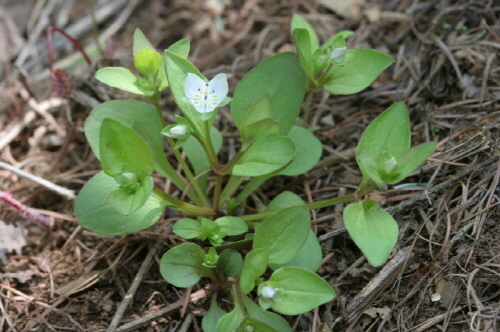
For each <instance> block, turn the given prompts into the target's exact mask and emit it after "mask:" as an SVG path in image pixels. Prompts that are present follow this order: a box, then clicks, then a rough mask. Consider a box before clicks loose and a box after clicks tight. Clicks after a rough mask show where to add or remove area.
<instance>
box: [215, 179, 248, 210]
mask: <svg viewBox="0 0 500 332" xmlns="http://www.w3.org/2000/svg"><path fill="white" fill-rule="evenodd" d="M244 180H245V177H244V176H238V175H231V176H230V177H229V181H228V182H227V183H226V186H225V187H224V190H223V191H222V194H221V198H220V201H221V205H223V204H224V203H226V201H227V200H228V199H229V197H230V196H231V195H232V194H233V193H234V192H235V191H236V190H238V187H239V186H240V184H241V183H242V182H243V181H244Z"/></svg>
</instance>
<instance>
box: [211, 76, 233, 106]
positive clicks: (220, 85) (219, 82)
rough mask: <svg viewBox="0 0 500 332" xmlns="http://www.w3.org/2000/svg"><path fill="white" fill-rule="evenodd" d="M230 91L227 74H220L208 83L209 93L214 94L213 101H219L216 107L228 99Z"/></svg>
mask: <svg viewBox="0 0 500 332" xmlns="http://www.w3.org/2000/svg"><path fill="white" fill-rule="evenodd" d="M228 90H229V89H228V85H227V77H226V74H218V75H217V76H215V77H214V78H213V79H212V80H211V81H210V82H209V83H208V92H212V93H213V97H212V99H213V101H218V103H217V105H216V106H219V104H220V103H221V101H223V100H224V98H226V96H227V92H228ZM209 96H210V95H209Z"/></svg>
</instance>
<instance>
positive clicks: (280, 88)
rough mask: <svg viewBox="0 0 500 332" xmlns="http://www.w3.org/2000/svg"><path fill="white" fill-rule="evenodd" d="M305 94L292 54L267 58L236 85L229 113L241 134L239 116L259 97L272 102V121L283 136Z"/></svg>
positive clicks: (297, 61) (301, 74) (298, 69)
mask: <svg viewBox="0 0 500 332" xmlns="http://www.w3.org/2000/svg"><path fill="white" fill-rule="evenodd" d="M305 92H306V75H305V74H304V71H303V70H302V68H301V67H300V62H299V59H298V57H297V56H296V55H295V54H293V53H281V54H278V55H275V56H273V57H270V58H269V59H267V60H265V61H264V62H262V63H261V64H259V65H258V66H257V67H255V68H253V69H252V70H251V71H250V72H249V73H248V74H247V75H245V77H243V79H242V80H241V81H240V82H239V83H238V85H237V86H236V90H235V92H234V97H233V102H232V103H231V114H232V116H233V119H234V122H235V124H236V126H237V127H238V130H240V132H241V128H242V121H243V117H244V116H245V114H246V113H247V111H248V110H249V109H250V108H251V107H252V105H254V104H255V103H256V102H257V101H258V100H259V99H260V98H261V97H262V96H263V95H265V94H266V93H268V94H269V95H270V97H271V101H272V110H273V116H272V118H273V119H274V120H276V121H278V122H279V124H280V134H281V135H286V134H288V131H289V130H290V128H291V127H292V126H293V125H294V124H295V121H296V120H297V117H298V115H299V111H300V106H301V105H302V101H303V100H304V96H305Z"/></svg>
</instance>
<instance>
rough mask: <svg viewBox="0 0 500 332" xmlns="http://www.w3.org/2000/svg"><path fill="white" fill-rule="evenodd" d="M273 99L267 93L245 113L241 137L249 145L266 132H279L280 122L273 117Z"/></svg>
mask: <svg viewBox="0 0 500 332" xmlns="http://www.w3.org/2000/svg"><path fill="white" fill-rule="evenodd" d="M272 111H273V110H272V100H271V96H270V95H269V94H268V93H266V94H264V95H263V96H262V97H260V98H259V99H258V100H257V101H256V102H255V104H253V105H252V107H250V109H249V110H248V112H246V113H245V116H244V117H243V120H242V124H241V127H242V128H241V137H242V139H243V143H244V144H245V145H249V144H251V143H253V142H254V141H255V139H257V138H258V137H259V136H261V135H264V134H267V133H269V134H278V133H279V124H278V122H276V120H274V119H272V118H271V117H272Z"/></svg>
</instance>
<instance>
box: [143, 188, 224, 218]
mask: <svg viewBox="0 0 500 332" xmlns="http://www.w3.org/2000/svg"><path fill="white" fill-rule="evenodd" d="M153 192H154V193H155V194H156V195H157V196H159V197H160V198H161V199H163V200H164V201H165V202H167V203H168V206H169V207H172V208H174V209H176V210H179V211H182V212H185V213H188V214H193V215H196V216H201V217H210V216H213V215H215V211H214V210H213V209H211V208H207V207H199V206H196V205H193V204H189V203H186V202H183V201H181V200H179V199H177V198H174V197H172V196H170V195H168V194H166V193H165V192H163V191H162V190H160V189H158V188H154V189H153Z"/></svg>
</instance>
